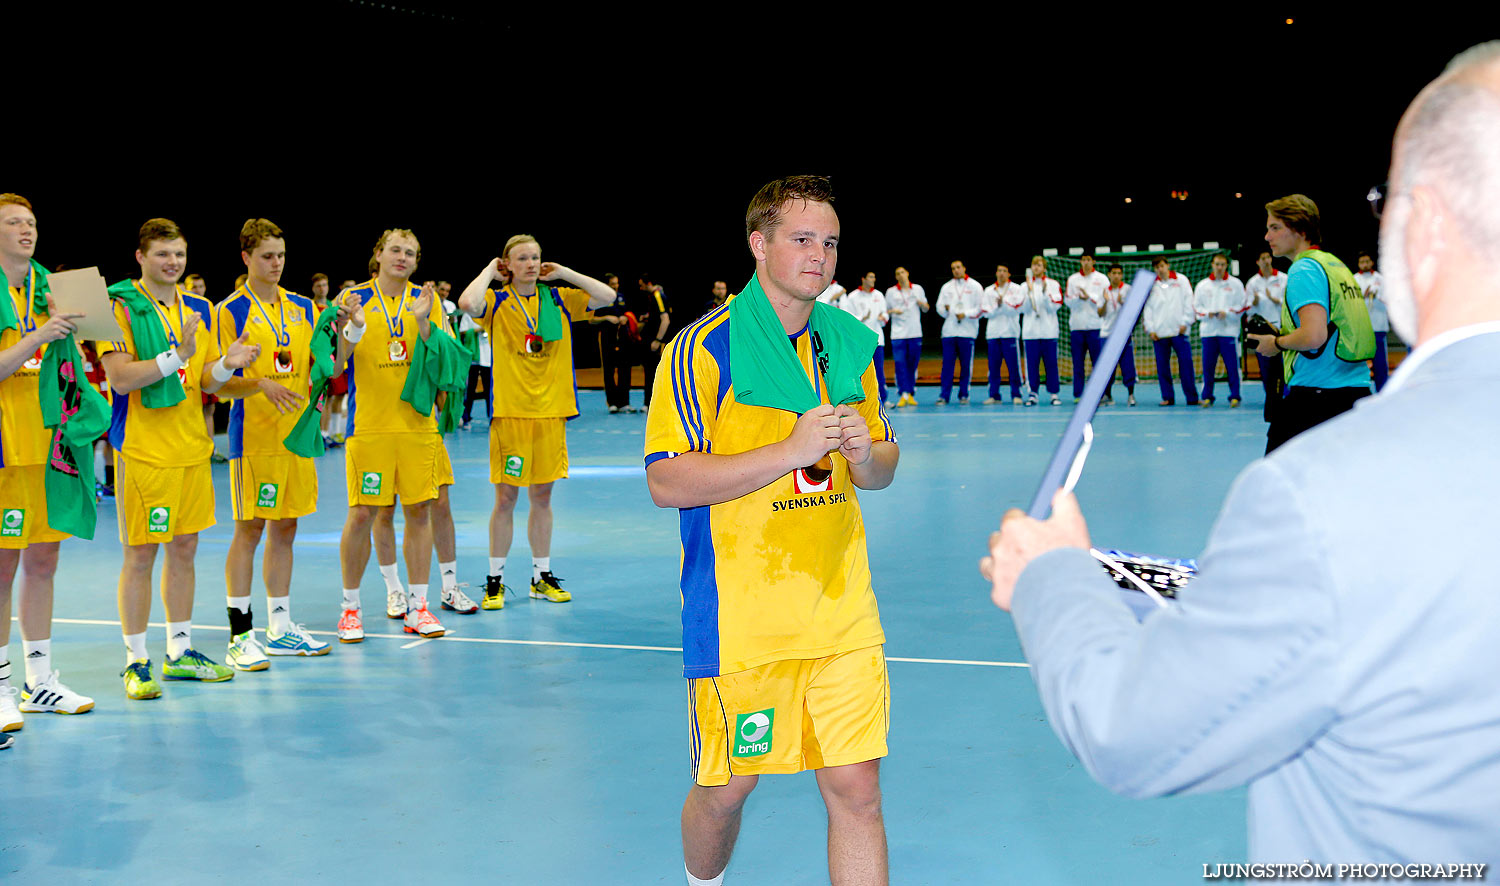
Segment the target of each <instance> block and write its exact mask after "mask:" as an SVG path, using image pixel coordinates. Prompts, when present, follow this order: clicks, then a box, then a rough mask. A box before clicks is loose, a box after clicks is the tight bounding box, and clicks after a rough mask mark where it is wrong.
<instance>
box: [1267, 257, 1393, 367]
mask: <svg viewBox="0 0 1500 886" xmlns="http://www.w3.org/2000/svg"><path fill="white" fill-rule="evenodd" d="M1304 258H1310V259H1312V260H1313V261H1315V262H1317V263H1318V264H1319V265H1321V266H1322V268H1323V273H1325V274H1327V275H1328V326H1329V329H1328V337H1329V338H1334V337H1335V333H1336V334H1337V339H1338V341H1337V342H1336V343H1335V345H1334V353H1335V354H1336V355H1338V358H1339V359H1340V360H1343V361H1344V362H1346V363H1363V362H1364V361H1366V360H1369V359H1370V358H1371V357H1374V356H1375V330H1374V329H1373V328H1372V327H1371V326H1370V310H1369V308H1368V307H1366V306H1365V294H1364V291H1363V290H1361V289H1360V288H1359V284H1358V283H1356V282H1355V280H1354V274H1353V272H1351V271H1350V270H1349V267H1348V265H1345V264H1344V263H1343V262H1341V261H1339V259H1338V257H1337V256H1335V255H1334V254H1333V253H1330V252H1324V251H1323V250H1321V249H1309V250H1307V251H1306V252H1304V253H1302V254H1301V255H1299V256H1297V258H1296V259H1294V260H1293V261H1294V262H1295V261H1300V260H1302V259H1304ZM1295 328H1296V326H1295V325H1294V324H1293V323H1292V307H1291V303H1290V302H1287V301H1282V303H1281V332H1282V334H1283V335H1286V334H1288V333H1290V332H1291V331H1292V330H1293V329H1295ZM1324 347H1327V345H1326V344H1325V345H1324ZM1320 353H1322V348H1319V349H1318V350H1317V351H1315V352H1312V353H1311V354H1310V355H1307V356H1317V355H1318V354H1320ZM1302 356H1304V354H1303V352H1301V351H1283V352H1282V353H1281V363H1282V376H1283V377H1284V378H1285V379H1286V381H1287V384H1291V382H1292V375H1293V370H1294V367H1295V366H1296V363H1297V358H1298V357H1302Z"/></svg>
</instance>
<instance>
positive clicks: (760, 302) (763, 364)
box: [729, 277, 880, 415]
mask: <svg viewBox="0 0 1500 886" xmlns="http://www.w3.org/2000/svg"><path fill="white" fill-rule="evenodd" d="M807 331H808V334H809V335H811V336H812V341H813V345H814V351H815V352H816V353H817V354H818V358H817V359H818V365H819V368H820V369H821V370H822V374H823V380H824V383H825V384H827V385H828V402H829V403H832V404H833V405H835V406H839V405H842V404H845V403H856V402H859V401H861V400H864V399H865V389H864V385H863V383H862V382H861V379H862V378H863V377H864V374H865V369H866V368H867V367H869V365H870V363H871V361H872V360H873V358H874V354H875V345H876V344H877V343H878V342H879V341H880V338H879V336H877V335H876V334H875V332H874V331H873V330H871V329H870V328H869V327H867V326H865V324H863V323H861V322H860V321H858V320H856V319H854V317H853V316H852V315H850V314H849V313H847V312H846V311H842V310H839V309H838V308H835V307H833V306H832V305H825V304H822V303H821V302H818V303H814V304H813V310H812V316H811V317H809V318H808V321H807ZM825 361H826V362H825ZM729 374H730V377H731V378H733V379H734V382H733V384H734V398H735V400H737V401H739V402H740V403H748V404H750V405H751V406H768V407H770V408H772V409H785V410H787V411H789V412H795V413H797V414H798V415H801V414H802V413H804V412H806V411H807V410H809V409H812V408H813V407H814V406H817V405H818V404H819V403H820V402H821V401H819V399H818V395H817V392H815V391H814V390H813V386H812V381H811V380H810V379H809V378H808V377H807V369H806V368H805V367H804V366H803V365H802V361H801V360H799V359H798V358H797V349H796V347H795V346H794V345H793V344H792V342H791V339H790V338H789V337H788V335H787V332H786V328H785V327H783V326H782V325H781V318H780V317H777V316H776V310H775V308H772V307H771V302H770V300H769V299H767V298H766V293H765V291H764V290H763V289H761V286H760V281H759V280H757V279H756V278H755V277H751V278H750V282H749V283H748V284H746V285H745V288H744V289H743V290H742V291H741V292H740V294H739V295H737V296H735V298H734V299H733V300H732V301H730V302H729Z"/></svg>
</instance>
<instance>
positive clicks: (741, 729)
mask: <svg viewBox="0 0 1500 886" xmlns="http://www.w3.org/2000/svg"><path fill="white" fill-rule="evenodd" d="M775 722H776V709H775V708H766V709H765V710H763V711H756V712H755V713H753V714H736V715H735V717H734V745H733V746H732V747H731V748H730V750H729V756H731V757H759V756H762V755H764V754H769V753H770V752H771V725H772V724H773V723H775Z"/></svg>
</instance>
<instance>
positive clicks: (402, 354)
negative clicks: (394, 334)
mask: <svg viewBox="0 0 1500 886" xmlns="http://www.w3.org/2000/svg"><path fill="white" fill-rule="evenodd" d="M391 359H392V360H405V359H406V341H405V340H403V339H399V338H398V339H395V340H394V341H392V342H391Z"/></svg>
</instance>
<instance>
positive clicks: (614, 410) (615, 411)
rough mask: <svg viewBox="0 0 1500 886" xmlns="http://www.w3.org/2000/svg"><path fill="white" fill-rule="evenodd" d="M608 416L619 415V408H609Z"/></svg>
mask: <svg viewBox="0 0 1500 886" xmlns="http://www.w3.org/2000/svg"><path fill="white" fill-rule="evenodd" d="M609 414H610V415H619V414H620V407H618V406H611V407H609Z"/></svg>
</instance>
